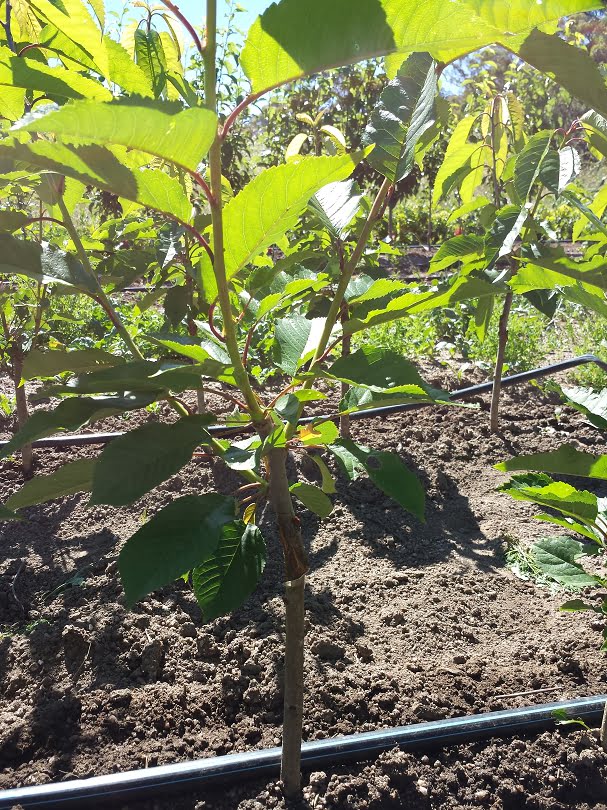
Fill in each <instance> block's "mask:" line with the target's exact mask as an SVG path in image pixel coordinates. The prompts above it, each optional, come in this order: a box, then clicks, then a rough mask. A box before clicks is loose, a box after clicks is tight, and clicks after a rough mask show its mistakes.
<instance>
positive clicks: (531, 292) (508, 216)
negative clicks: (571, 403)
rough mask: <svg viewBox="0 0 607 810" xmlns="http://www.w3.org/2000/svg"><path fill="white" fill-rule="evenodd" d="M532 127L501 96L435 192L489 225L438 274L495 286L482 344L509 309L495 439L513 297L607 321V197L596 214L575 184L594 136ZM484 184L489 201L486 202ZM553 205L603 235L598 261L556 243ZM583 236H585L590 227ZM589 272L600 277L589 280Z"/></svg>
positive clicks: (601, 133) (443, 260)
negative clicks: (570, 306)
mask: <svg viewBox="0 0 607 810" xmlns="http://www.w3.org/2000/svg"><path fill="white" fill-rule="evenodd" d="M559 47H561V46H559ZM593 115H594V116H595V117H592V115H591V116H590V119H591V121H592V127H594V132H595V133H596V134H595V137H596V143H597V144H599V146H600V147H601V148H604V145H605V144H607V141H606V140H605V137H606V136H607V122H605V119H603V118H602V117H601V116H597V115H596V114H593ZM524 120H525V116H524V110H523V108H522V106H521V104H520V102H519V100H518V99H517V98H516V97H515V96H514V95H513V94H512V93H510V92H504V93H501V94H499V95H496V96H495V97H494V98H493V99H491V101H489V103H488V104H487V105H486V107H485V109H484V110H483V111H482V112H481V113H480V114H478V115H475V114H472V115H468V116H466V117H465V118H463V119H462V120H461V121H460V122H459V123H458V124H457V126H456V128H455V130H454V132H453V135H452V136H451V139H450V141H449V145H448V147H447V151H446V153H445V158H444V161H443V164H442V166H441V168H440V169H439V171H438V174H437V176H436V182H435V187H434V198H435V200H436V201H438V200H440V199H441V198H443V197H445V196H446V195H448V194H449V193H450V192H452V191H453V190H454V189H457V191H458V193H459V196H460V201H461V206H460V208H459V209H458V210H457V212H455V213H454V214H453V215H452V219H461V218H465V217H467V216H468V215H469V214H471V213H475V215H476V216H478V217H479V218H480V221H481V223H482V224H483V225H484V233H483V234H482V235H476V234H472V233H462V234H460V235H458V236H456V237H454V238H452V239H449V240H448V241H447V242H445V243H444V244H443V245H442V246H441V248H440V249H439V251H438V252H437V254H436V255H435V257H434V258H433V260H432V262H431V265H430V269H431V270H434V271H439V270H444V269H445V268H448V267H451V266H453V265H455V264H457V263H461V268H460V271H459V272H460V274H461V275H462V276H463V277H464V278H467V279H469V278H471V277H473V276H479V277H483V278H486V279H487V280H488V281H489V282H490V283H491V285H492V287H493V290H494V295H491V296H485V297H484V298H483V299H482V300H480V301H479V304H478V306H477V309H476V312H475V328H476V332H477V335H478V337H479V339H480V340H481V341H482V340H484V337H485V335H486V334H487V331H488V326H489V324H490V322H491V318H492V317H493V311H494V307H495V306H496V304H497V302H498V301H500V302H501V314H500V319H499V326H498V341H497V347H496V354H495V370H494V375H493V394H492V399H491V410H490V424H491V430H492V431H493V432H495V431H497V429H498V426H499V400H500V391H501V379H502V374H503V370H504V363H505V354H506V346H507V342H508V337H509V333H508V329H509V323H510V315H511V311H512V307H513V302H514V295H515V294H517V293H520V294H521V295H523V296H525V297H526V298H527V299H528V301H529V302H530V303H531V304H532V305H533V306H534V307H536V308H537V309H538V310H539V311H540V312H541V313H542V314H544V315H546V316H548V317H552V316H553V315H554V313H555V312H556V308H557V304H558V300H559V296H562V297H564V298H567V299H570V300H573V301H576V302H577V303H580V304H582V305H583V306H585V307H586V308H588V309H590V310H591V311H595V312H599V313H601V314H604V313H605V311H606V304H605V289H607V285H606V283H605V281H604V279H603V277H602V275H601V273H600V269H599V266H598V265H597V260H598V256H599V255H600V250H601V249H604V245H605V242H604V237H605V236H606V235H607V227H605V226H604V225H603V224H602V223H601V221H600V219H599V217H600V216H601V215H602V213H603V211H604V208H605V206H607V198H606V199H605V205H603V198H604V197H605V195H604V194H603V193H602V191H601V192H599V195H597V200H598V202H597V200H595V202H594V203H592V205H594V206H595V208H596V211H595V210H592V205H591V206H589V205H587V203H586V201H585V200H584V199H583V195H582V194H581V193H580V192H579V190H578V189H577V188H576V186H575V184H574V181H575V178H576V176H577V174H578V172H579V167H580V157H579V155H578V152H577V151H576V148H575V145H574V144H575V143H576V142H577V141H579V140H583V139H584V138H588V131H589V128H588V127H587V125H585V124H583V123H582V122H581V121H578V120H577V119H576V120H574V121H573V123H572V124H571V125H570V127H569V128H568V129H567V130H566V131H564V130H562V131H559V130H557V131H556V132H550V131H542V132H538V133H536V134H534V135H532V136H531V137H528V136H527V135H526V133H525V131H524ZM485 180H486V182H487V184H488V185H489V188H490V192H489V196H490V199H489V198H488V197H487V196H485V195H484V194H479V193H478V191H479V189H481V188H482V184H483V182H484V181H485ZM483 190H484V189H483ZM547 197H554V198H555V199H556V200H557V201H559V203H560V202H562V201H565V202H566V204H567V205H568V206H569V207H570V209H571V211H575V212H576V214H577V216H578V217H579V214H580V213H581V214H582V219H583V222H584V223H585V225H588V224H590V225H592V226H593V227H594V228H596V229H598V231H599V234H600V240H601V241H600V244H598V245H597V244H595V245H593V248H592V253H590V252H588V251H587V253H586V256H585V258H586V259H587V260H588V259H590V261H586V262H577V263H576V262H574V261H571V260H570V259H569V258H568V257H567V256H566V254H565V252H564V250H563V249H562V248H560V247H554V246H551V245H550V244H549V243H548V238H549V237H551V236H552V234H550V233H548V232H547V230H546V226H545V223H542V222H541V221H540V218H539V217H540V213H541V209H540V206H541V205H544V206H545V199H546V198H547ZM574 230H575V227H574ZM579 231H580V232H583V231H584V226H582V227H581V228H579ZM593 260H594V261H593ZM589 270H592V271H595V270H596V272H595V273H594V274H593V275H592V276H591V275H584V273H585V272H587V271H589ZM591 279H592V283H589V282H590V280H591Z"/></svg>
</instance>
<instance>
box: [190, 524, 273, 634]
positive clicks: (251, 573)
mask: <svg viewBox="0 0 607 810" xmlns="http://www.w3.org/2000/svg"><path fill="white" fill-rule="evenodd" d="M265 566H266V544H265V541H264V539H263V536H262V534H261V532H260V531H259V528H258V527H257V526H255V525H254V524H252V523H249V524H248V525H247V524H245V522H244V521H235V522H234V523H230V524H227V525H226V526H224V528H223V532H222V536H221V539H220V541H219V545H218V546H217V549H216V551H215V552H214V554H213V555H212V556H210V557H208V558H207V559H206V560H205V561H204V562H203V563H202V565H199V566H197V567H196V568H195V569H194V570H193V571H192V586H193V588H194V596H195V597H196V600H197V601H198V604H199V605H200V607H201V609H202V615H203V617H204V619H205V621H211V620H212V619H216V618H217V617H218V616H223V615H224V614H226V613H231V612H232V611H233V610H236V608H238V607H240V606H241V605H242V603H243V602H244V601H245V599H247V598H248V597H249V596H250V595H251V594H252V593H253V591H254V590H255V588H256V587H257V585H258V583H259V581H260V579H261V575H262V574H263V571H264V568H265Z"/></svg>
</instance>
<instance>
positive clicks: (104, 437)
mask: <svg viewBox="0 0 607 810" xmlns="http://www.w3.org/2000/svg"><path fill="white" fill-rule="evenodd" d="M586 363H595V364H596V365H597V366H599V368H601V369H602V370H603V371H605V372H607V363H605V362H604V361H603V360H601V359H600V358H599V357H596V355H594V354H583V355H581V356H580V357H572V358H571V359H570V360H561V361H560V362H558V363H552V365H550V366H542V367H541V368H534V369H532V370H531V371H523V372H521V373H520V374H511V375H510V376H509V377H503V378H502V387H503V388H507V387H508V386H509V385H517V384H518V383H523V382H528V381H529V380H535V379H536V378H537V377H547V376H548V375H549V374H554V373H555V372H559V371H566V370H567V369H570V368H575V367H576V366H581V365H584V364H586ZM492 388H493V382H492V381H490V382H484V383H480V384H479V385H471V386H469V387H468V388H460V389H458V390H457V391H453V392H452V393H451V394H450V395H449V397H450V399H466V397H471V396H475V395H476V394H484V393H486V392H487V391H491V390H492ZM430 404H432V403H426V402H422V403H417V402H414V403H408V404H405V405H402V404H401V405H385V406H383V407H381V408H367V409H366V410H364V411H358V412H357V413H352V414H350V419H371V418H372V417H374V416H389V415H390V414H392V413H400V412H401V411H411V410H414V409H416V408H423V407H426V406H427V405H430ZM337 418H338V416H337V415H330V416H306V417H305V418H303V419H302V420H301V422H300V424H306V423H309V422H314V421H315V420H318V419H337ZM250 429H251V426H250V425H237V426H234V427H230V426H226V425H211V426H210V427H208V428H207V430H208V431H209V433H212V434H215V435H217V434H219V435H230V434H234V433H244V432H246V431H248V430H250ZM124 435H125V434H124V433H83V434H81V435H79V436H78V435H73V434H66V435H65V436H49V437H47V438H45V439H37V440H36V441H35V442H33V446H34V447H39V448H44V447H46V448H51V447H86V446H87V445H93V444H108V443H109V442H111V441H112V440H113V439H117V438H118V437H120V436H124ZM6 444H8V441H0V448H2V447H4V445H6Z"/></svg>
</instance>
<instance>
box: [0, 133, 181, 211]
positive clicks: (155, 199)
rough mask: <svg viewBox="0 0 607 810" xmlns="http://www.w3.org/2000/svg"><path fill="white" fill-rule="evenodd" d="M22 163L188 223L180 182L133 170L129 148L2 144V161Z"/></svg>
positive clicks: (158, 173) (154, 172) (154, 171)
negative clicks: (60, 175) (108, 192)
mask: <svg viewBox="0 0 607 810" xmlns="http://www.w3.org/2000/svg"><path fill="white" fill-rule="evenodd" d="M2 158H4V159H6V160H9V161H10V160H13V161H19V162H22V163H25V164H29V165H31V166H36V167H38V168H40V169H46V170H48V171H52V172H57V173H58V174H62V175H65V176H67V177H73V178H74V179H75V180H79V181H80V182H81V183H84V184H85V185H91V186H95V187H96V188H100V189H103V190H105V191H110V192H112V193H114V194H117V195H118V196H119V197H124V198H125V199H127V200H132V201H133V202H136V203H139V204H140V205H143V206H145V207H147V208H152V209H153V210H155V211H159V212H160V213H164V214H168V215H169V216H172V217H175V218H176V219H178V220H180V221H181V222H188V221H189V219H190V214H191V210H192V206H191V204H190V201H189V200H188V197H187V194H186V193H185V191H184V190H183V187H182V186H181V184H180V182H179V180H178V179H177V178H175V177H170V176H169V175H168V174H166V173H165V172H162V171H160V170H159V169H140V168H135V167H133V168H131V163H130V161H129V153H128V151H127V149H126V147H120V146H116V147H112V148H111V149H109V148H104V147H102V146H96V145H93V146H79V147H77V146H68V145H66V144H62V143H57V142H54V143H51V142H50V141H43V140H39V141H36V142H32V143H20V142H19V141H17V140H11V139H6V140H3V141H0V159H2Z"/></svg>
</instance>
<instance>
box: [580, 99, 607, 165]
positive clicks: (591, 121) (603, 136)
mask: <svg viewBox="0 0 607 810" xmlns="http://www.w3.org/2000/svg"><path fill="white" fill-rule="evenodd" d="M580 121H581V122H582V124H583V125H584V130H585V134H586V140H587V141H588V145H589V146H590V148H591V150H594V154H595V155H596V156H597V157H599V159H600V157H601V156H602V157H607V118H605V117H604V116H602V115H599V114H598V113H597V112H595V111H594V110H588V112H586V113H584V115H582V117H581V118H580Z"/></svg>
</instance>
